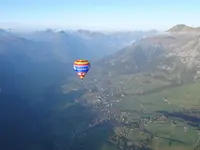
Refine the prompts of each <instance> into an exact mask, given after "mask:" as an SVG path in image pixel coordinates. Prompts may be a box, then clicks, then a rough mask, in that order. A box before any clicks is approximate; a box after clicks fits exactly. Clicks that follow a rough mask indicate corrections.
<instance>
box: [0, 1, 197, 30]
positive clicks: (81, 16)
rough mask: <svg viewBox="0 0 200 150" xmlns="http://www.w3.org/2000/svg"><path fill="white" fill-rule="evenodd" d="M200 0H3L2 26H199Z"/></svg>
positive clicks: (146, 28) (66, 27) (28, 27)
mask: <svg viewBox="0 0 200 150" xmlns="http://www.w3.org/2000/svg"><path fill="white" fill-rule="evenodd" d="M199 8H200V1H199V0H166V1H164V0H30V1H29V0H1V3H0V27H3V28H24V29H31V28H37V29H39V28H60V29H77V28H83V29H91V30H148V29H159V30H166V29H168V28H170V27H171V26H173V25H175V24H179V23H184V24H187V25H190V26H200V19H199V18H200V9H199Z"/></svg>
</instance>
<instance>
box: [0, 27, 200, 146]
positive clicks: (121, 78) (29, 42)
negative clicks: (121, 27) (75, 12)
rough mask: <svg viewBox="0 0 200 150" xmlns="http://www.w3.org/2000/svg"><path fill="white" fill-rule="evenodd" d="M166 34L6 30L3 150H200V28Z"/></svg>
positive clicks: (0, 82) (1, 34) (2, 38)
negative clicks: (78, 67) (83, 63)
mask: <svg viewBox="0 0 200 150" xmlns="http://www.w3.org/2000/svg"><path fill="white" fill-rule="evenodd" d="M166 33H167V34H166ZM166 33H165V34H163V33H160V32H159V31H155V30H151V31H144V32H142V31H130V32H117V33H116V32H111V33H109V34H108V33H107V34H105V33H102V32H94V31H87V30H74V31H73V32H72V31H70V32H69V31H53V30H50V29H48V30H44V31H36V32H29V33H26V34H24V33H15V32H11V31H7V30H4V29H1V31H0V62H1V63H0V72H1V74H0V99H1V105H0V106H1V109H0V110H1V117H0V119H1V122H2V123H1V128H0V131H1V135H0V136H1V139H2V141H1V144H0V145H1V148H2V149H5V150H6V149H16V150H18V149H20V150H23V149H24V150H25V149H26V150H27V149H28V150H29V149H30V150H36V149H37V150H38V149H41V150H51V149H52V150H54V149H55V150H68V149H69V150H78V149H82V150H83V149H94V150H95V149H106V150H110V149H127V150H132V149H156V148H157V147H158V146H159V147H160V148H165V149H178V148H181V149H194V148H198V146H199V142H198V140H199V139H198V136H199V121H200V120H199V117H200V116H199V115H200V113H199V108H200V107H199V104H200V103H199V100H200V99H199V94H198V89H199V87H200V84H199V78H200V73H199V72H200V70H199V67H200V61H199V49H200V47H199V46H200V44H199V33H200V32H199V28H193V27H189V26H186V25H183V24H179V25H176V26H174V27H172V28H171V29H169V30H167V31H166ZM79 58H85V59H88V60H90V61H91V64H92V68H91V70H90V72H89V73H88V75H87V76H86V77H85V79H84V81H83V82H82V83H81V82H80V80H79V79H78V77H77V76H76V75H75V72H74V71H73V66H72V63H73V61H74V60H76V59H79ZM163 133H165V134H163ZM185 135H188V136H187V137H186V136H185ZM18 137H20V138H18ZM160 142H162V143H160ZM10 143H12V144H10Z"/></svg>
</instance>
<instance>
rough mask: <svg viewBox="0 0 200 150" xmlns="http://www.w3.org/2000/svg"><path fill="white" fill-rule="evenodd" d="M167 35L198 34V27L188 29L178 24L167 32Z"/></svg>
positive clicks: (199, 28) (199, 29)
mask: <svg viewBox="0 0 200 150" xmlns="http://www.w3.org/2000/svg"><path fill="white" fill-rule="evenodd" d="M167 32H169V33H200V27H189V26H187V25H184V24H178V25H176V26H174V27H172V28H171V29H169V30H167Z"/></svg>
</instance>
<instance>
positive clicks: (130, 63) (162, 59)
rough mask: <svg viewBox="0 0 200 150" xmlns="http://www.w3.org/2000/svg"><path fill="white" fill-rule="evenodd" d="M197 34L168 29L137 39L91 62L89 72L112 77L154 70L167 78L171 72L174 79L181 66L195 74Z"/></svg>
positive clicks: (193, 76)
mask: <svg viewBox="0 0 200 150" xmlns="http://www.w3.org/2000/svg"><path fill="white" fill-rule="evenodd" d="M178 27H179V26H178ZM172 29H173V31H175V28H172ZM172 29H170V30H169V31H172ZM176 31H179V29H177V30H176ZM195 33H196V32H195ZM199 37H200V36H199V35H198V34H185V36H182V35H181V34H177V33H170V34H169V35H157V36H153V37H148V38H144V39H140V40H138V41H136V42H134V43H133V44H132V45H130V46H127V47H125V48H123V49H121V50H120V51H118V52H117V53H115V54H113V55H110V56H107V57H105V58H103V59H101V60H99V61H98V62H97V63H95V64H94V65H93V66H94V69H93V70H92V71H91V74H93V73H94V74H95V72H97V74H98V76H110V77H112V76H120V75H123V74H138V73H148V72H152V73H156V72H157V73H159V74H161V73H162V74H165V75H164V76H168V78H170V79H171V76H173V79H174V80H175V79H181V78H179V77H180V76H181V75H183V74H184V73H185V70H187V71H189V70H190V71H192V74H193V75H192V76H191V78H196V76H197V74H198V73H197V72H198V71H199V69H200V68H199V66H200V62H199V59H200V55H199V49H200V45H199ZM169 76H170V77H169Z"/></svg>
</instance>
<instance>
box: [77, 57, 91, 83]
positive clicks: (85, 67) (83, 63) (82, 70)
mask: <svg viewBox="0 0 200 150" xmlns="http://www.w3.org/2000/svg"><path fill="white" fill-rule="evenodd" d="M89 70H90V62H89V61H88V60H84V59H78V60H76V61H74V71H76V74H77V75H78V76H79V77H80V79H81V80H82V79H83V78H84V77H85V75H86V74H87V73H88V71H89Z"/></svg>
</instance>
